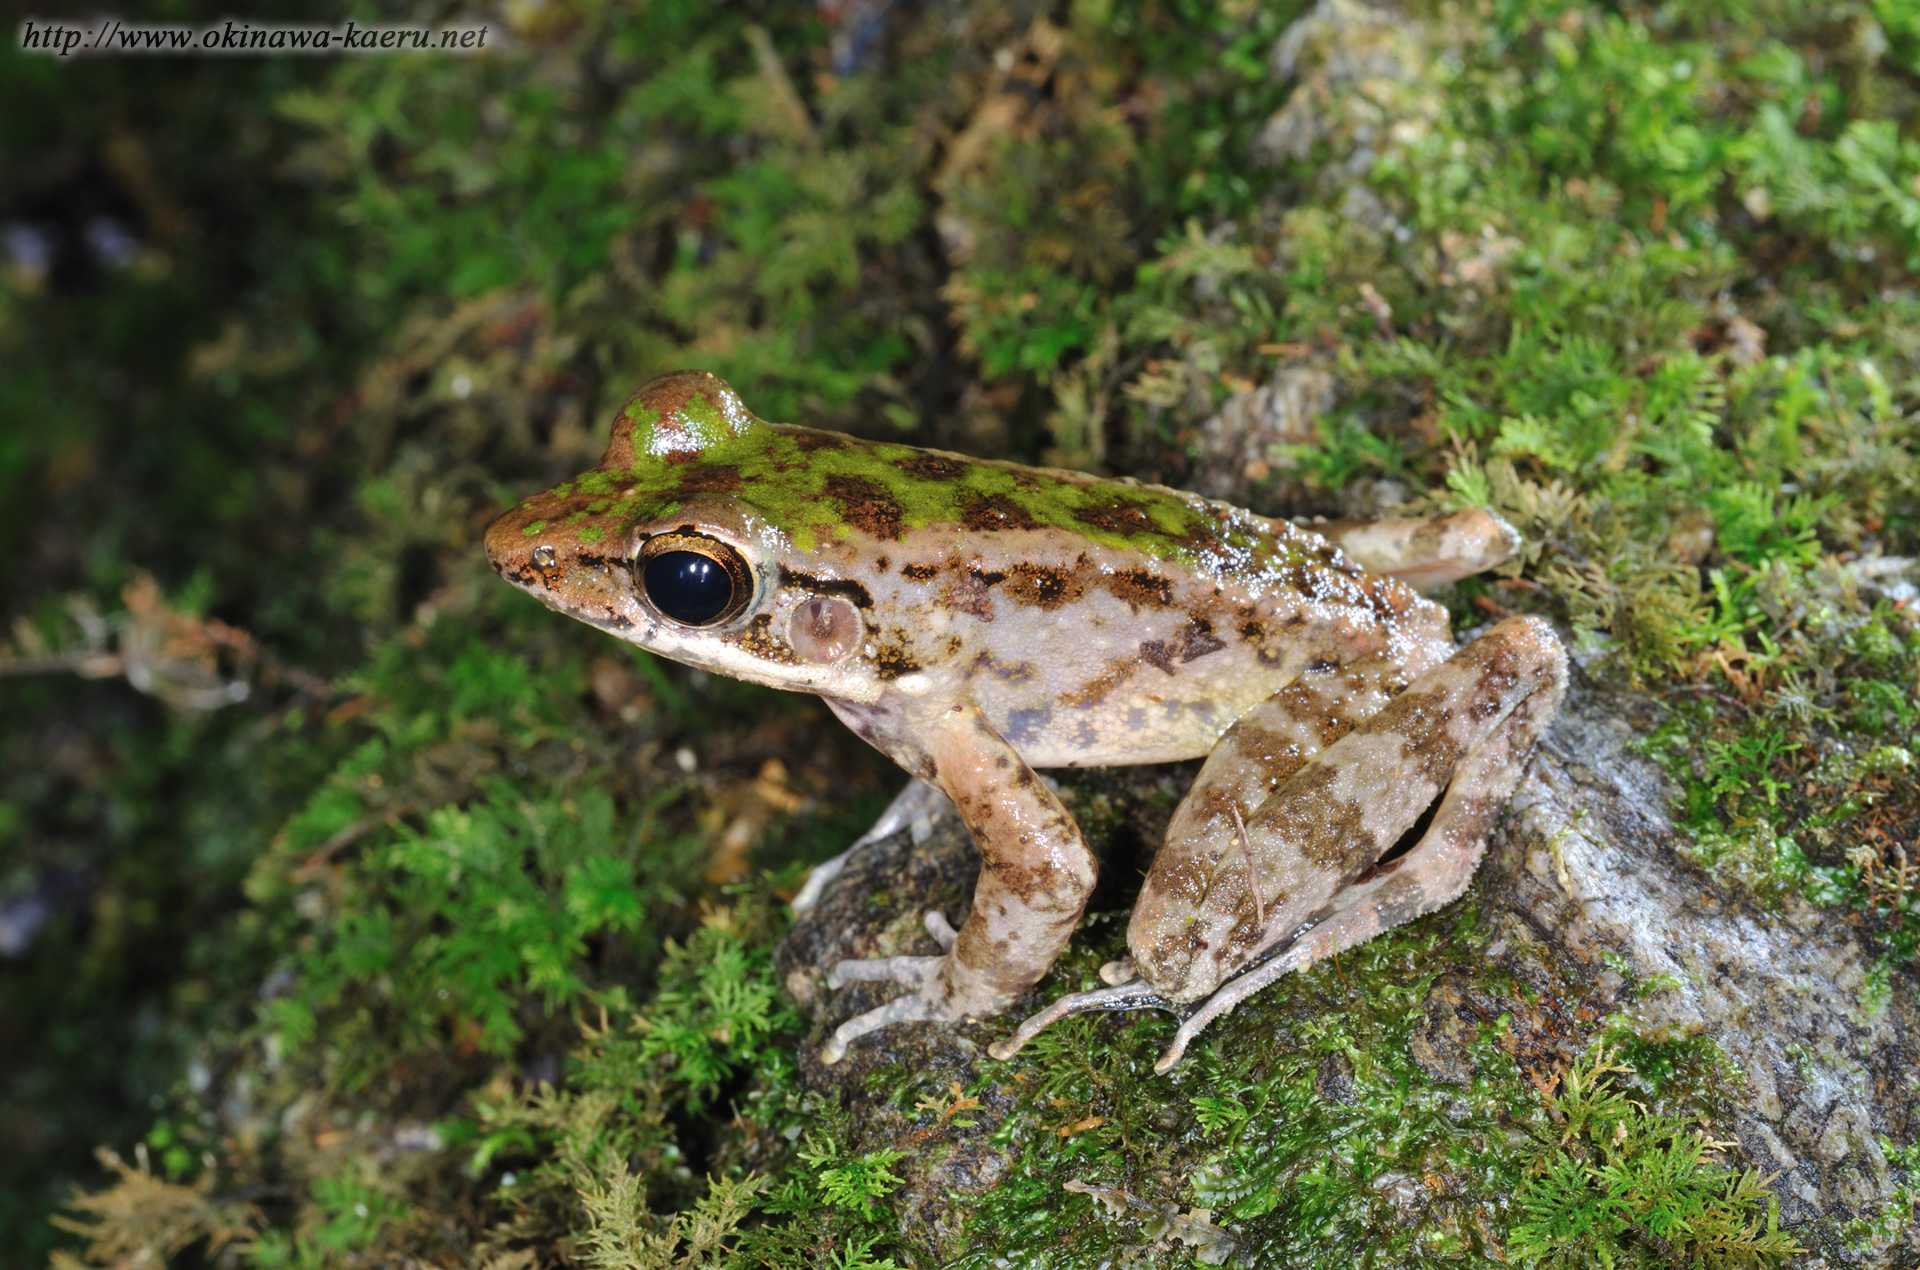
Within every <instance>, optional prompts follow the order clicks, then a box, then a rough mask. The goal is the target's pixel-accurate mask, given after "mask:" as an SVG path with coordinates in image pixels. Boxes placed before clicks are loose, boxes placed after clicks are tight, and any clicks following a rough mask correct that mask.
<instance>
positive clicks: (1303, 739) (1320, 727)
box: [988, 654, 1407, 1059]
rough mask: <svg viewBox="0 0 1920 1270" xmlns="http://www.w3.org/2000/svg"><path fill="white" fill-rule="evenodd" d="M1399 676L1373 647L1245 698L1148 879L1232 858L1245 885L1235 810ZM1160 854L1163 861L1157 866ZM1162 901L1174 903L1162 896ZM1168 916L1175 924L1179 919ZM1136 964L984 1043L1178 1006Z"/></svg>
mask: <svg viewBox="0 0 1920 1270" xmlns="http://www.w3.org/2000/svg"><path fill="white" fill-rule="evenodd" d="M1406 684H1407V681H1406V666H1405V665H1404V664H1403V663H1402V662H1401V661H1400V660H1397V659H1395V658H1392V657H1389V656H1387V655H1384V654H1374V655H1371V656H1368V657H1362V658H1358V659H1356V660H1354V661H1351V662H1348V663H1346V664H1345V665H1342V666H1336V667H1333V668H1331V669H1329V670H1324V671H1315V672H1313V673H1312V674H1308V675H1304V676H1302V677H1301V678H1300V679H1298V680H1296V681H1294V682H1293V683H1292V684H1290V685H1288V686H1287V687H1285V688H1282V689H1281V690H1280V691H1279V692H1277V693H1275V694H1274V695H1273V696H1271V697H1269V698H1267V700H1266V701H1264V702H1262V703H1261V704H1260V705H1258V706H1256V707H1254V709H1252V710H1251V711H1249V712H1248V713H1247V715H1246V716H1245V717H1244V718H1242V719H1241V720H1240V721H1239V722H1237V723H1235V724H1234V725H1233V727H1232V728H1230V729H1228V731H1227V734H1226V735H1225V736H1224V737H1222V738H1221V740H1220V742H1219V744H1217V745H1216V746H1215V747H1214V750H1213V753H1212V754H1211V755H1210V756H1209V757H1208V759H1207V762H1206V764H1205V766H1203V767H1202V768H1201V769H1200V775H1199V776H1198V777H1196V778H1195V779H1194V782H1193V788H1192V789H1191V790H1190V791H1189V792H1188V794H1187V797H1186V798H1185V800H1183V801H1182V802H1181V804H1180V807H1179V809H1178V810H1177V811H1175V812H1174V814H1173V821H1172V823H1171V824H1170V825H1168V827H1167V834H1166V845H1164V846H1162V847H1161V849H1160V855H1159V856H1157V857H1156V858H1155V860H1154V869H1153V873H1152V874H1151V875H1150V876H1149V878H1148V880H1147V885H1148V887H1149V888H1153V887H1157V886H1159V885H1160V883H1161V882H1163V881H1165V880H1166V879H1167V878H1168V876H1169V874H1186V873H1188V872H1189V870H1188V869H1185V868H1182V867H1181V865H1180V863H1177V862H1174V861H1175V857H1176V856H1178V857H1180V858H1181V860H1183V861H1184V860H1189V859H1205V860H1208V861H1214V862H1222V864H1221V867H1237V868H1239V869H1240V870H1241V872H1242V874H1243V875H1244V876H1245V877H1246V878H1247V879H1248V882H1249V885H1250V886H1251V885H1252V884H1253V882H1254V881H1255V880H1256V879H1257V877H1258V866H1257V865H1256V864H1255V863H1254V860H1253V856H1252V854H1251V853H1250V852H1248V851H1247V850H1246V847H1247V836H1246V824H1245V820H1244V817H1245V816H1246V815H1248V814H1251V813H1252V811H1253V810H1254V809H1255V808H1256V807H1258V806H1259V805H1260V804H1261V803H1262V802H1263V801H1264V800H1265V799H1266V797H1267V796H1268V795H1269V794H1270V793H1272V792H1273V790H1274V789H1275V788H1277V787H1278V786H1279V785H1280V784H1282V783H1283V782H1285V780H1286V778H1287V777H1289V776H1291V775H1292V774H1293V773H1294V772H1296V771H1298V770H1299V769H1300V768H1301V767H1302V766H1303V765H1304V764H1305V763H1306V762H1307V761H1308V760H1309V759H1311V758H1312V757H1313V756H1314V755H1315V754H1318V753H1319V752H1320V751H1321V750H1323V749H1325V748H1326V747H1327V746H1328V745H1330V744H1332V743H1333V742H1334V741H1336V740H1338V739H1339V738H1340V737H1342V736H1344V735H1346V733H1347V732H1348V731H1349V730H1350V729H1351V728H1352V727H1353V726H1354V725H1355V724H1356V723H1359V722H1361V721H1363V720H1364V719H1366V718H1367V717H1368V716H1369V715H1372V714H1374V713H1376V712H1378V711H1379V710H1380V709H1381V708H1383V707H1384V706H1385V705H1386V703H1387V702H1388V701H1389V700H1391V699H1392V697H1393V696H1394V694H1396V693H1398V692H1400V691H1401V690H1402V689H1404V688H1405V687H1406ZM1235 858H1238V859H1239V860H1240V863H1239V865H1237V866H1236V865H1233V864H1232V861H1233V860H1234V859H1235ZM1169 863H1172V867H1171V868H1168V867H1165V866H1167V865H1168V864H1169ZM1176 885H1177V884H1176ZM1154 907H1155V906H1154V905H1153V904H1151V903H1149V904H1147V905H1143V906H1142V907H1140V908H1136V909H1135V910H1134V918H1135V923H1136V928H1135V929H1130V930H1129V931H1128V942H1129V943H1134V942H1135V939H1136V936H1137V935H1138V929H1137V926H1138V923H1139V922H1140V921H1141V920H1142V916H1143V913H1145V912H1146V911H1148V910H1151V909H1153V908H1154ZM1164 907H1166V908H1168V909H1170V910H1174V911H1179V910H1180V908H1181V906H1180V905H1179V904H1178V902H1177V900H1171V899H1170V901H1169V903H1168V904H1167V905H1165V906H1164ZM1255 908H1256V911H1257V913H1258V916H1259V918H1260V919H1261V920H1263V921H1264V919H1265V916H1266V915H1265V912H1264V909H1263V908H1262V907H1261V906H1260V905H1259V904H1256V905H1255ZM1174 924H1175V925H1184V924H1185V922H1184V918H1180V919H1177V920H1176V922H1175V923H1174ZM1138 973H1139V970H1138V967H1137V966H1136V965H1135V964H1134V959H1133V956H1132V955H1131V954H1128V955H1127V956H1125V957H1122V958H1121V959H1120V960H1118V961H1111V962H1108V963H1107V964H1106V965H1104V966H1102V967H1101V968H1100V977H1101V978H1102V979H1104V980H1105V981H1106V982H1107V983H1108V984H1109V985H1111V986H1109V987H1107V988H1104V989H1095V990H1094V991H1091V992H1076V993H1071V994H1069V995H1067V996H1064V997H1061V998H1060V999H1059V1000H1058V1001H1055V1002H1054V1003H1053V1004H1052V1005H1050V1006H1048V1007H1047V1008H1046V1009H1044V1010H1042V1011H1040V1012H1039V1013H1038V1014H1035V1015H1034V1016H1033V1017H1032V1018H1029V1019H1028V1020H1026V1022H1024V1023H1022V1024H1021V1025H1020V1027H1019V1030H1018V1031H1016V1032H1015V1033H1014V1034H1013V1035H1012V1036H1010V1037H1008V1038H1007V1039H1006V1040H1004V1041H999V1042H996V1043H995V1044H994V1045H993V1046H991V1047H990V1048H989V1050H988V1052H989V1053H990V1054H992V1055H993V1057H995V1058H1002V1059H1004V1058H1011V1057H1013V1055H1015V1054H1017V1053H1018V1052H1019V1051H1020V1049H1021V1047H1023V1046H1024V1045H1026V1043H1027V1042H1028V1041H1031V1040H1032V1039H1033V1038H1034V1037H1035V1036H1037V1035H1039V1033H1040V1032H1041V1031H1042V1030H1043V1029H1044V1028H1047V1027H1049V1026H1051V1025H1052V1024H1054V1023H1057V1022H1059V1021H1060V1020H1061V1019H1064V1018H1066V1017H1068V1016H1069V1015H1073V1014H1081V1013H1084V1012H1086V1011H1088V1010H1146V1009H1164V1010H1167V1011H1169V1012H1171V1013H1175V1014H1178V1013H1180V1012H1181V1010H1182V1007H1181V1006H1179V1005H1178V1004H1176V1003H1175V1002H1173V1001H1171V1000H1169V999H1168V998H1166V997H1165V996H1163V995H1162V994H1161V993H1159V992H1158V991H1156V990H1155V989H1154V988H1153V987H1152V986H1151V985H1150V984H1148V983H1147V982H1146V981H1145V980H1143V979H1139V978H1136V976H1137V975H1138Z"/></svg>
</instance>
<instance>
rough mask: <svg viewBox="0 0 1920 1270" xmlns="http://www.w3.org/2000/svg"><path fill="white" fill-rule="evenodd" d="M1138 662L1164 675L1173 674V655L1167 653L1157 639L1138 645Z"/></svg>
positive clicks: (1163, 645)
mask: <svg viewBox="0 0 1920 1270" xmlns="http://www.w3.org/2000/svg"><path fill="white" fill-rule="evenodd" d="M1140 660H1141V661H1143V662H1145V663H1146V664H1147V665H1149V666H1152V667H1153V668H1154V669H1155V670H1158V671H1162V672H1164V673H1165V674H1168V675H1171V674H1173V673H1174V669H1173V654H1171V653H1169V652H1168V651H1167V646H1166V645H1165V644H1163V643H1161V642H1160V641H1159V640H1157V639H1150V640H1147V641H1145V642H1144V643H1142V644H1141V645H1140Z"/></svg>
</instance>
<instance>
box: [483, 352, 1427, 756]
mask: <svg viewBox="0 0 1920 1270" xmlns="http://www.w3.org/2000/svg"><path fill="white" fill-rule="evenodd" d="M715 516H717V517H718V519H719V520H724V521H725V522H726V524H727V525H730V526H732V531H733V532H734V536H735V538H736V539H737V540H739V541H741V542H743V543H744V542H746V541H747V540H748V539H752V540H753V541H754V542H759V543H762V544H764V549H765V550H766V551H767V552H768V553H769V558H768V559H767V561H766V565H767V566H768V567H769V568H768V571H769V575H770V576H771V575H777V582H775V583H772V584H770V585H768V586H766V587H764V588H763V590H762V593H761V596H760V599H759V600H758V601H756V603H757V605H758V610H757V611H756V610H754V609H747V610H743V611H741V612H740V614H739V615H738V617H737V618H732V619H728V620H727V621H725V622H722V623H719V624H716V625H714V626H712V627H710V628H703V629H700V630H689V629H687V628H685V627H680V628H670V627H668V626H663V625H662V624H661V623H660V622H659V621H658V620H657V618H656V617H654V616H653V615H652V614H651V613H650V612H649V611H648V610H647V609H646V607H645V606H644V605H643V604H642V603H641V602H640V599H641V597H639V596H638V595H637V594H634V593H632V592H630V591H627V590H623V589H622V588H621V586H620V584H619V580H618V577H617V576H616V574H617V571H611V572H610V571H609V567H608V565H607V563H606V562H611V561H620V560H628V559H631V558H633V556H634V554H635V552H636V551H638V550H639V548H640V543H641V541H642V540H644V539H645V538H646V536H647V534H648V533H649V532H654V531H655V530H657V529H658V527H661V526H668V527H671V528H675V529H684V528H688V527H689V526H682V525H679V524H678V522H679V520H680V519H681V518H682V517H686V518H688V519H689V520H690V521H692V522H694V523H693V524H692V525H691V527H692V528H694V529H696V530H699V529H700V528H701V526H702V525H703V524H705V522H706V520H707V519H709V518H712V517H715ZM650 526H652V527H655V529H654V530H650V528H649V527H650ZM715 532H721V531H720V530H718V529H716V530H715ZM536 544H537V545H538V547H539V548H540V549H541V550H544V551H545V552H546V553H547V554H546V555H545V556H544V557H543V558H544V559H545V560H547V561H548V562H549V563H548V564H546V565H540V564H539V563H538V561H536V560H534V557H533V555H532V551H533V549H534V547H535V545H536ZM755 550H759V548H755ZM489 551H490V552H491V553H492V554H493V556H494V561H495V565H496V567H498V568H500V569H501V570H502V572H503V574H504V575H506V576H508V577H509V578H510V579H512V580H514V581H516V582H517V583H518V584H520V585H523V586H526V587H527V588H528V589H529V590H532V591H533V592H534V593H535V594H537V595H539V596H540V597H541V598H542V599H543V600H544V601H545V602H547V603H550V604H553V605H554V606H555V607H559V608H562V609H563V610H565V611H568V612H570V613H573V614H574V615H575V616H578V617H581V618H583V620H588V621H592V622H593V623H594V624H595V625H598V626H601V627H602V628H603V629H608V630H611V631H613V632H615V633H617V634H620V635H622V636H623V637H624V638H628V639H632V640H633V641H634V642H637V643H642V644H645V645H646V646H648V647H653V648H655V649H656V650H657V651H660V652H663V653H665V654H666V655H668V656H672V657H676V658H679V659H681V660H686V661H689V662H692V663H694V664H696V665H705V666H708V667H709V668H711V669H716V670H718V671H720V672H721V673H726V674H732V675H735V676H738V677H741V678H747V679H751V680H753V681H756V682H763V683H770V684H775V685H778V686H785V687H796V688H801V689H803V690H807V691H817V692H821V693H822V694H823V695H825V696H828V697H829V698H830V699H833V698H836V697H840V696H844V697H845V699H846V701H847V702H849V703H859V704H861V705H862V706H868V705H871V706H874V707H876V708H877V709H879V710H881V711H883V712H892V718H893V722H892V723H890V724H889V725H888V726H889V728H893V727H898V726H900V722H901V720H902V719H903V718H908V717H918V715H920V714H922V713H925V712H926V711H929V710H935V709H938V708H941V707H942V706H943V705H944V704H946V703H951V702H953V701H956V700H959V699H962V698H965V699H969V700H972V701H973V702H975V703H976V704H977V705H979V706H980V708H981V709H982V711H983V712H984V713H985V715H986V716H987V718H988V719H989V721H990V722H992V723H993V724H994V726H995V727H997V728H999V729H1000V730H1001V731H1002V733H1003V734H1004V735H1005V736H1006V737H1007V739H1008V740H1009V741H1011V742H1013V744H1014V745H1015V746H1016V748H1018V749H1019V750H1020V752H1021V753H1022V755H1023V756H1025V757H1026V758H1027V759H1028V760H1029V761H1031V762H1033V763H1036V764H1039V765H1043V766H1048V765H1051V766H1067V765H1094V764H1112V763H1141V762H1155V761H1161V760H1165V759H1174V758H1182V757H1190V756H1195V755H1199V754H1203V753H1205V752H1206V751H1207V749H1208V748H1209V747H1210V746H1211V745H1212V743H1213V741H1214V740H1215V739H1217V737H1218V736H1219V734H1220V733H1221V731H1223V730H1224V729H1225V728H1226V727H1227V726H1228V725H1230V724H1231V723H1232V722H1233V721H1234V720H1235V719H1236V718H1238V717H1239V716H1240V715H1241V714H1243V713H1244V712H1245V711H1246V710H1247V709H1248V708H1250V707H1251V706H1252V705H1253V704H1254V703H1256V702H1258V701H1260V700H1262V699H1264V698H1265V697H1266V696H1268V695H1270V694H1271V693H1272V692H1274V691H1275V690H1277V689H1278V688H1279V687H1281V686H1284V685H1285V684H1286V683H1288V682H1290V681H1291V680H1293V679H1294V678H1296V677H1298V676H1299V675H1300V674H1302V673H1304V672H1306V671H1308V670H1310V669H1312V668H1313V667H1315V666H1316V665H1323V664H1324V665H1333V664H1340V663H1343V662H1345V661H1348V660H1351V659H1352V658H1354V657H1356V656H1362V655H1366V654H1367V653H1369V652H1372V651H1375V650H1379V649H1385V648H1386V647H1388V646H1389V645H1390V644H1393V643H1395V642H1403V643H1404V642H1405V641H1409V640H1412V641H1415V642H1421V641H1424V642H1426V643H1428V644H1431V643H1432V642H1433V641H1434V640H1435V638H1436V633H1437V637H1438V638H1439V639H1440V640H1441V641H1442V642H1444V634H1445V617H1444V613H1443V612H1442V611H1441V610H1439V609H1438V608H1436V607H1435V606H1433V605H1431V604H1429V603H1428V602H1426V601H1424V600H1422V599H1421V598H1420V597H1418V596H1417V595H1415V594H1414V593H1413V592H1411V591H1410V590H1408V589H1407V588H1406V587H1404V586H1402V585H1400V584H1399V583H1397V582H1394V581H1392V580H1391V579H1387V578H1383V577H1378V576H1375V575H1372V574H1369V573H1367V572H1365V571H1364V570H1362V569H1360V568H1359V567H1358V566H1357V565H1355V564H1353V563H1352V562H1351V561H1349V560H1348V559H1347V558H1346V557H1344V556H1342V555H1341V553H1340V552H1339V551H1337V550H1336V549H1335V548H1333V547H1332V546H1330V545H1329V544H1328V543H1327V542H1325V541H1324V540H1323V539H1321V538H1320V537H1318V536H1317V535H1315V534H1311V533H1308V532H1306V531H1304V530H1301V529H1298V528H1296V527H1295V526H1293V525H1290V524H1288V523H1286V522H1284V521H1272V520H1268V519H1266V518H1264V517H1260V516H1257V515H1254V514H1253V513H1251V512H1248V511H1245V510H1242V509H1240V508H1236V507H1232V506H1230V505H1228V504H1225V503H1218V502H1214V501H1212V500H1208V499H1205V498H1201V497H1199V496H1198V495H1195V494H1189V493H1183V492H1181V491H1177V490H1172V489H1167V488H1165V487H1162V486H1156V485H1145V484H1141V483H1139V482H1135V481H1130V480H1111V479H1103V478H1100V477H1095V476H1090V475H1087V474H1085V473H1079V472H1068V471H1060V470H1055V469H1047V468H1032V467H1023V466H1020V465H1017V464H1011V463H1002V462H991V461H985V460H979V459H972V458H968V457H965V456H962V455H957V454H948V453H943V452H940V451H934V450H922V449H916V448H913V447H910V446H905V445H898V444H893V443H888V442H878V441H867V440H860V439H857V438H853V437H847V436H842V435H840V434H838V433H831V432H820V431H815V430H813V429H809V428H804V427H798V426H794V425H786V424H769V423H765V422H763V421H761V420H758V419H756V418H754V417H753V416H752V415H751V414H750V413H749V412H747V411H746V409H745V407H744V406H743V405H741V403H740V401H739V398H738V397H737V396H735V395H734V394H733V393H732V391H731V390H730V389H728V388H727V387H726V386H725V385H724V384H722V383H721V382H720V381H719V380H717V379H715V378H714V377H712V376H710V375H705V374H700V373H696V372H685V373H681V374H677V375H671V376H667V377H664V378H662V379H659V380H656V381H654V382H653V383H651V384H649V385H648V386H647V387H646V388H645V389H643V390H642V391H641V392H640V393H639V394H637V395H636V396H635V397H634V399H633V400H632V401H631V402H629V403H628V405H627V407H626V408H625V410H623V411H622V413H621V416H620V417H619V418H618V419H617V420H616V423H615V427H614V433H613V437H612V439H611V442H610V444H609V446H608V449H607V452H606V455H605V457H604V458H603V459H602V460H601V462H600V464H599V465H598V466H597V467H596V468H594V469H593V470H591V471H589V472H587V473H584V474H582V475H581V476H580V477H578V478H576V479H575V480H573V481H570V482H567V483H566V484H564V485H562V486H560V487H558V488H556V489H554V490H552V491H549V492H548V493H547V494H544V495H538V496H535V497H534V498H531V499H528V500H526V501H525V502H523V503H522V504H521V505H520V507H518V508H516V509H515V510H514V511H513V512H510V513H509V514H508V515H507V516H504V517H502V518H501V521H500V522H499V523H498V524H496V525H495V527H494V529H493V530H492V531H490V534H489ZM570 561H584V562H585V564H586V565H588V566H592V567H591V568H588V569H586V570H584V571H579V570H576V571H574V572H581V575H582V576H586V574H588V573H591V575H592V580H594V581H596V583H597V584H599V585H598V587H597V589H596V588H587V587H585V586H584V584H574V583H570V582H567V581H564V580H562V579H565V578H570V577H571V576H572V573H570V572H569V562H570ZM530 562H531V563H530ZM595 570H598V571H597V572H595ZM602 575H604V577H603V576H602ZM607 579H612V581H610V582H609V581H607ZM589 591H591V594H589ZM602 591H605V592H606V594H605V595H604V596H603V595H602ZM810 595H812V596H819V595H834V596H840V597H846V598H850V599H851V601H852V602H853V603H854V604H856V605H857V606H858V608H859V612H860V617H861V624H862V627H863V632H862V633H863V638H862V639H861V640H859V641H858V642H857V645H856V648H857V651H852V652H849V653H848V654H846V656H845V660H843V661H841V662H839V663H837V664H835V665H834V666H833V667H832V668H831V670H832V674H831V676H830V677H829V676H826V675H824V674H823V672H820V671H819V670H817V668H815V667H813V666H810V665H809V664H808V659H807V657H806V656H805V655H803V654H801V653H798V652H796V650H795V648H794V647H793V646H791V644H790V643H789V642H787V639H786V637H785V632H786V630H787V617H786V615H787V614H791V613H793V612H794V611H795V609H796V606H797V605H798V604H800V603H802V602H804V599H805V597H807V596H810Z"/></svg>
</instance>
